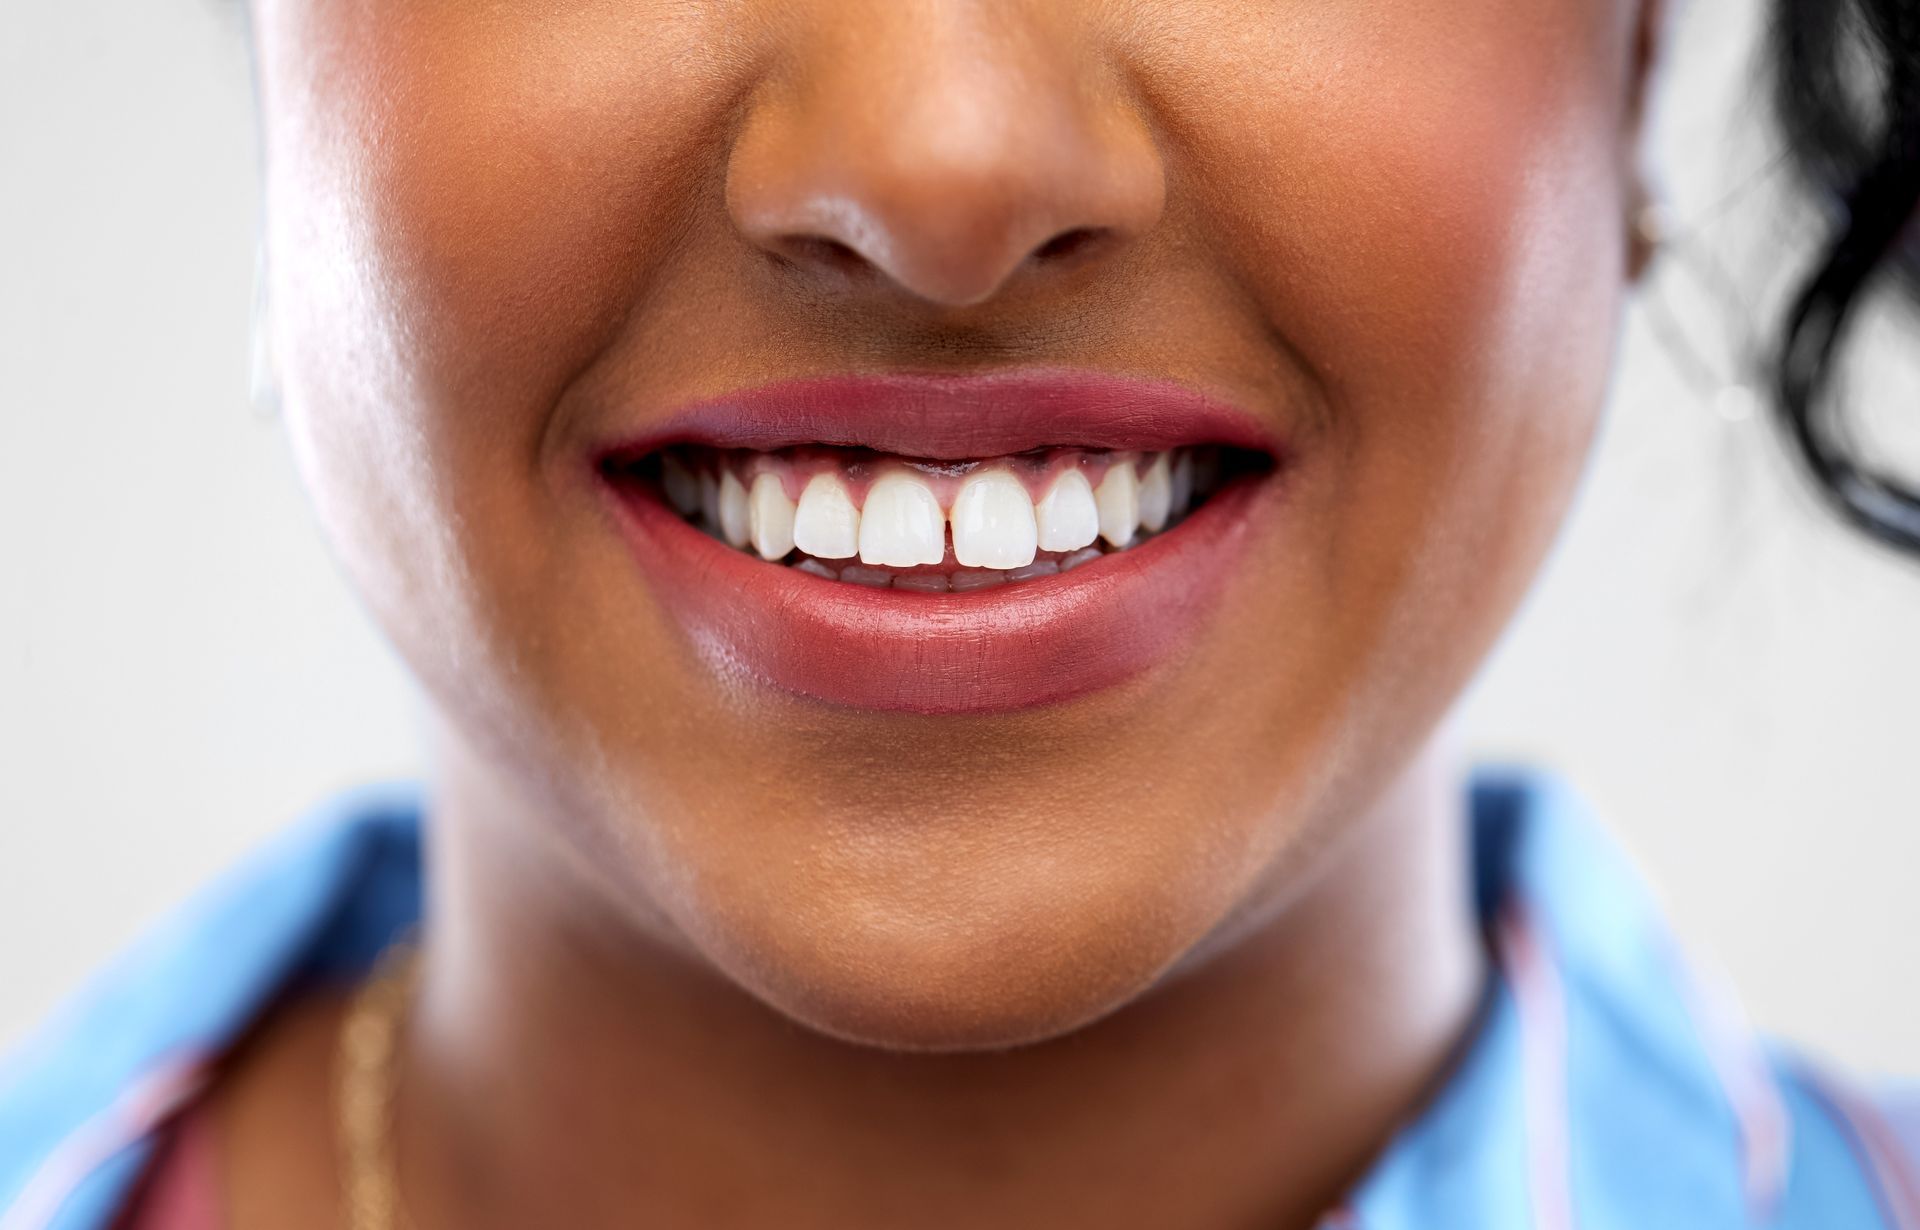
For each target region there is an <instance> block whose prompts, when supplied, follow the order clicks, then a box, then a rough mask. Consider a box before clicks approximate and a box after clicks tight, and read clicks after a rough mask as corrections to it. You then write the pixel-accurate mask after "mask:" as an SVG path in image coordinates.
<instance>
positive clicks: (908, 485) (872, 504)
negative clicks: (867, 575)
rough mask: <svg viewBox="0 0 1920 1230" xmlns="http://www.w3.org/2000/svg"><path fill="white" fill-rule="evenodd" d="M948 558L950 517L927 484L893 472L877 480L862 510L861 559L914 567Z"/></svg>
mask: <svg viewBox="0 0 1920 1230" xmlns="http://www.w3.org/2000/svg"><path fill="white" fill-rule="evenodd" d="M946 557H947V519H946V517H945V516H943V515H941V512H940V501H939V500H937V499H935V498H934V495H933V491H932V489H931V488H929V487H928V486H927V485H926V484H925V483H923V482H921V481H920V480H919V479H917V478H915V477H913V476H912V475H911V474H903V473H900V472H899V471H894V472H892V473H889V474H883V475H881V476H880V477H879V478H878V479H876V480H874V484H873V486H872V487H870V488H868V490H867V502H866V506H865V507H863V508H862V509H861V510H860V562H861V563H863V564H885V565H887V566H888V567H892V568H911V567H913V566H914V565H915V564H938V563H940V562H942V561H943V560H945V559H946Z"/></svg>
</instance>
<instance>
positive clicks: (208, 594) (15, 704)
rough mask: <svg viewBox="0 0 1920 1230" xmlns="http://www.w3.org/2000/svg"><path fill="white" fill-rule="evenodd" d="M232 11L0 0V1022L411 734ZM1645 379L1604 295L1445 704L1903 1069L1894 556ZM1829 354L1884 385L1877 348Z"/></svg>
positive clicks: (1904, 771)
mask: <svg viewBox="0 0 1920 1230" xmlns="http://www.w3.org/2000/svg"><path fill="white" fill-rule="evenodd" d="M234 7H237V6H236V5H233V4H228V3H223V2H221V0H26V2H25V3H21V2H19V0H15V2H14V3H12V4H9V5H7V6H6V18H5V21H4V23H0V26H3V27H4V29H3V31H0V1045H4V1044H5V1043H6V1042H7V1041H9V1040H11V1039H14V1038H17V1037H18V1036H19V1034H20V1032H21V1031H22V1030H24V1029H25V1028H26V1027H27V1026H28V1024H29V1023H30V1022H31V1021H32V1020H33V1019H35V1018H36V1017H38V1016H39V1015H41V1014H42V1013H43V1012H45V1011H46V1010H47V1009H48V1008H49V1007H50V1006H51V1005H52V1004H53V1003H54V1002H55V1001H56V1000H57V998H58V997H59V996H60V995H61V994H62V993H63V992H65V991H66V990H68V989H70V988H71V987H72V986H73V985H74V984H75V982H76V981H77V980H78V979H79V978H80V977H81V976H82V975H83V974H84V972H85V971H86V970H87V969H88V968H89V967H91V966H92V965H94V964H95V963H97V962H98V961H100V960H101V959H102V958H103V957H104V956H106V955H107V954H108V953H109V952H111V951H112V950H113V949H115V948H116V947H117V946H119V945H120V944H122V943H123V942H124V941H125V940H126V939H127V938H128V937H129V936H130V935H131V934H132V933H133V932H134V931H135V930H136V929H138V928H139V927H140V926H141V925H142V924H143V923H144V922H146V921H147V920H149V919H151V918H152V917H153V916H154V915H155V914H156V913H157V912H159V911H160V910H162V909H163V908H164V907H165V906H167V905H168V904H169V903H171V902H174V901H176V900H177V899H179V898H180V897H182V896H183V895H184V894H186V893H187V892H189V891H190V890H191V889H192V888H193V886H195V885H196V884H197V883H199V882H201V881H202V880H204V879H205V878H206V877H208V876H209V875H210V874H212V873H213V872H214V871H215V870H216V869H217V868H218V867H220V866H222V865H223V864H225V863H227V862H228V861H229V860H231V859H232V858H234V857H236V856H237V855H238V854H239V853H240V852H242V851H243V850H244V849H245V848H246V847H248V846H249V845H250V844H252V843H254V842H255V841H257V840H258V839H259V838H261V837H262V835H264V834H265V833H267V832H268V831H269V830H270V829H272V828H273V827H274V826H275V825H277V824H280V823H282V822H284V821H285V820H287V819H288V818H290V817H292V816H293V815H295V814H296V813H297V812H299V811H300V810H301V809H302V808H303V807H304V806H306V805H307V804H309V803H311V802H312V801H314V800H316V799H317V798H319V797H321V796H322V795H324V794H325V793H327V792H328V791H330V790H332V789H334V788H337V787H340V786H343V785H346V784H349V783H352V782H357V781H361V780H365V779H367V778H370V777H386V776H394V775H401V774H408V773H412V772H414V771H416V769H417V765H418V760H419V754H420V753H419V738H418V722H417V719H416V716H415V708H414V706H415V700H414V698H413V696H412V693H411V691H410V688H409V686H408V685H407V683H406V682H405V680H404V678H403V676H402V673H401V671H400V669H399V667H398V666H397V664H396V663H395V661H394V659H393V658H392V657H391V656H390V654H389V653H388V651H387V650H386V649H385V647H384V646H383V645H382V643H381V642H380V641H379V640H378V638H377V637H376V635H375V634H374V633H373V632H372V630H371V629H370V628H369V626H368V625H367V623H366V622H365V621H364V619H363V618H362V616H361V615H360V613H359V612H358V610H357V609H356V607H355V606H354V605H353V602H352V600H351V599H350V597H349V596H348V595H347V593H346V592H345V590H344V589H343V587H342V586H341V585H340V583H339V581H338V580H337V578H336V576H335V574H334V572H333V569H332V567H331V565H330V563H329V561H328V560H327V558H326V556H325V554H324V551H323V549H322V547H321V544H320V543H319V541H318V539H317V536H316V534H315V531H314V528H313V526H312V524H311V521H310V519H309V516H308V513H307V511H306V508H305V505H304V503H303V501H302V497H301V495H300V493H299V491H298V489H297V486H296V483H295V480H294V477H293V474H292V471H291V467H290V465H289V462H288V458H287V455H286V450H285V448H284V444H283V438H282V433H281V430H280V427H279V424H278V423H277V422H275V421H274V420H273V419H272V418H271V417H265V416H262V415H260V414H258V413H256V411H255V410H253V409H252V408H251V406H250V402H249V397H248V378H247V371H248V364H247V346H248V341H247V339H248V320H249V308H250V301H251V279H252V267H253V255H254V251H253V245H254V237H255V234H256V211H257V209H258V194H257V185H256V180H257V167H256V164H255V148H254V133H253V128H252V120H251V115H250V110H249V108H250V99H249V88H248V84H247V65H246V57H245V51H244V44H243V41H242V38H241V36H240V33H239V31H238V29H237V24H236V22H235V21H234V20H233V15H232V12H231V10H232V9H233V8H234ZM1757 7H1759V6H1757V5H1751V4H1743V3H1740V2H1739V0H1699V3H1697V4H1696V5H1695V6H1694V7H1693V8H1692V9H1691V10H1690V12H1689V13H1688V15H1687V17H1686V19H1685V22H1684V24H1683V27H1682V29H1681V31H1680V36H1679V39H1678V43H1677V47H1676V55H1675V62H1674V63H1673V65H1672V67H1673V69H1674V70H1675V71H1674V72H1672V73H1671V74H1669V81H1668V84H1667V90H1666V93H1665V96H1664V102H1663V111H1664V115H1665V122H1664V123H1663V125H1662V135H1661V140H1660V142H1659V150H1658V153H1659V157H1660V159H1661V161H1662V163H1663V165H1664V166H1665V168H1666V179H1667V182H1668V184H1669V185H1670V191H1671V193H1672V195H1673V197H1674V199H1675V200H1676V202H1677V206H1678V210H1679V212H1680V214H1682V215H1683V216H1689V217H1694V218H1699V217H1701V216H1703V215H1705V214H1707V213H1708V212H1709V211H1712V210H1714V209H1715V207H1716V202H1717V201H1718V200H1719V198H1721V197H1723V196H1724V195H1725V194H1726V192H1727V191H1728V190H1729V189H1730V188H1732V187H1734V186H1735V185H1737V184H1738V183H1739V182H1741V181H1742V179H1743V177H1744V176H1745V175H1746V174H1747V171H1748V170H1750V169H1751V168H1753V167H1755V166H1762V165H1764V164H1765V161H1766V158H1765V156H1766V154H1767V150H1768V145H1769V141H1770V138H1769V137H1768V136H1767V134H1766V132H1765V131H1764V127H1763V124H1762V116H1761V114H1760V108H1759V106H1758V105H1757V98H1756V97H1755V91H1756V88H1757V87H1756V81H1755V78H1754V75H1753V74H1752V72H1751V71H1750V66H1751V59H1750V55H1751V52H1752V48H1751V46H1750V40H1749V38H1748V35H1749V33H1750V31H1747V30H1745V29H1744V22H1745V21H1746V18H1744V17H1740V16H1739V15H1740V14H1742V13H1743V12H1744V11H1745V10H1748V9H1750V8H1757ZM1775 213H1776V211H1774V210H1773V209H1772V208H1771V207H1770V206H1769V204H1768V202H1767V200H1766V198H1765V194H1760V195H1755V194H1754V193H1749V194H1747V195H1746V196H1745V197H1742V198H1739V199H1738V200H1737V201H1736V202H1735V204H1734V206H1733V207H1730V208H1729V209H1728V210H1727V211H1726V216H1727V218H1728V219H1729V220H1728V221H1725V222H1724V223H1722V224H1720V225H1719V226H1718V227H1716V228H1715V230H1714V232H1713V233H1714V234H1717V235H1722V236H1724V237H1726V239H1727V243H1723V244H1721V246H1722V247H1728V246H1734V247H1740V248H1741V250H1745V251H1747V252H1749V253H1750V254H1751V253H1753V252H1761V253H1768V252H1770V251H1771V247H1770V245H1771V241H1770V240H1768V239H1767V235H1768V233H1769V230H1768V226H1769V224H1768V223H1767V221H1766V219H1767V218H1768V217H1769V216H1773V215H1774V214H1775ZM1715 216H1716V217H1717V216H1719V215H1718V214H1716V215H1715ZM1756 218H1757V219H1758V221H1756V220H1755V219H1756ZM1740 236H1744V237H1745V238H1744V240H1743V245H1735V244H1733V243H1732V240H1733V239H1734V238H1736V237H1740ZM1755 236H1758V238H1757V239H1756V238H1755ZM1777 264H1778V262H1777V261H1771V262H1770V263H1769V265H1768V266H1767V267H1765V268H1762V266H1759V265H1755V264H1753V263H1752V262H1750V261H1749V262H1747V263H1745V264H1743V265H1741V268H1742V269H1743V270H1746V271H1753V270H1756V269H1758V270H1761V272H1770V273H1775V274H1777V273H1778V272H1779V270H1778V269H1777V268H1773V267H1772V266H1774V265H1777ZM1774 280H1775V281H1777V278H1775V279H1774ZM1658 285H1659V286H1660V287H1664V288H1665V289H1664V291H1662V293H1664V294H1665V295H1667V296H1668V297H1669V298H1668V299H1667V300H1663V301H1665V302H1672V303H1674V304H1675V305H1676V310H1682V311H1684V310H1685V309H1686V308H1687V306H1688V305H1689V303H1690V302H1692V300H1695V299H1698V297H1699V296H1698V295H1697V293H1695V291H1694V290H1693V289H1691V288H1692V287H1693V286H1694V285H1695V282H1693V281H1690V280H1689V279H1688V278H1687V277H1686V276H1685V275H1683V274H1680V273H1673V272H1670V273H1669V275H1668V276H1666V277H1663V278H1662V279H1661V280H1660V282H1659V283H1658ZM1692 316H1693V327H1694V328H1695V329H1696V330H1698V332H1697V333H1696V335H1695V341H1696V345H1697V346H1698V347H1699V348H1700V349H1701V350H1702V351H1703V353H1705V354H1707V355H1714V354H1718V353H1721V352H1724V351H1725V346H1724V345H1722V344H1721V343H1720V341H1719V335H1720V334H1721V333H1724V332H1726V331H1725V330H1724V329H1718V328H1717V326H1715V325H1714V324H1713V319H1714V318H1712V317H1707V316H1704V315H1702V314H1700V313H1697V312H1695V313H1692ZM1889 336H1892V335H1891V334H1889ZM1916 336H1920V334H1914V335H1910V338H1911V337H1916ZM1906 345H1907V350H1908V353H1912V352H1913V351H1914V350H1915V349H1916V347H1915V344H1914V343H1913V341H1911V340H1908V342H1907V343H1906ZM1678 372H1679V368H1678V366H1677V364H1676V362H1675V361H1674V360H1672V359H1670V358H1668V357H1667V354H1666V351H1664V350H1662V349H1661V348H1660V347H1658V346H1655V345H1653V344H1651V342H1650V341H1649V334H1648V332H1647V327H1646V314H1645V313H1644V312H1642V311H1636V312H1635V313H1634V314H1633V315H1632V316H1631V317H1630V319H1629V322H1628V329H1627V339H1626V343H1625V349H1624V353H1623V356H1622V371H1621V379H1620V381H1619V384H1618V387H1617V390H1616V397H1615V399H1614V405H1613V407H1612V410H1611V412H1610V419H1609V423H1608V426H1607V428H1606V431H1605V434H1604V438H1603V440H1602V444H1601V448H1600V450H1599V452H1598V454H1597V455H1596V459H1595V465H1594V469H1593V471H1592V473H1591V475H1590V478H1589V482H1588V484H1587V487H1586V489H1585V491H1584V493H1583V496H1582V500H1581V503H1580V506H1579V508H1578V510H1577V512H1576V515H1575V517H1574V520H1573V522H1572V524H1571V525H1570V527H1569V530H1568V532H1567V535H1566V537H1565V538H1564V540H1563V542H1562V544H1561V547H1560V549H1559V550H1558V552H1557V553H1556V555H1555V557H1554V559H1553V561H1552V562H1551V564H1550V566H1549V567H1548V569H1547V571H1546V573H1545V575H1544V576H1543V578H1542V583H1541V586H1540V588H1539V589H1538V591H1537V592H1536V594H1535V596H1534V597H1533V599H1532V600H1531V601H1530V603H1529V604H1528V606H1527V608H1526V609H1525V611H1524V613H1523V615H1522V617H1521V619H1520V620H1519V622H1518V623H1517V624H1516V625H1515V627H1514V629H1513V631H1512V633H1511V635H1510V636H1509V637H1508V639H1507V641H1506V643H1505V644H1504V646H1503V647H1502V649H1501V650H1500V651H1499V653H1498V654H1497V655H1496V656H1495V658H1494V660H1493V661H1492V662H1491V663H1490V664H1489V667H1488V669H1487V671H1486V673H1485V675H1484V676H1483V678H1482V680H1481V681H1480V683H1479V684H1478V685H1477V686H1476V688H1475V689H1474V692H1473V693H1472V695H1471V696H1470V698H1469V700H1468V703H1467V705H1466V707H1465V710H1464V717H1463V724H1464V726H1465V729H1466V730H1467V732H1468V734H1469V738H1470V742H1471V745H1472V746H1473V747H1474V748H1475V749H1476V750H1477V751H1479V752H1481V753H1483V754H1487V755H1497V756H1499V757H1502V758H1515V757H1525V758H1530V759H1534V760H1538V761H1542V762H1545V763H1548V764H1551V765H1553V766H1555V767H1557V768H1558V769H1559V770H1561V771H1562V772H1564V773H1565V774H1566V775H1568V776H1569V777H1570V778H1571V779H1572V781H1573V783H1574V784H1575V785H1576V787H1578V788H1579V789H1580V790H1582V791H1583V792H1585V793H1586V794H1587V795H1588V796H1589V797H1590V798H1591V799H1593V800H1594V801H1595V802H1596V803H1597V804H1598V805H1599V807H1600V808H1601V810H1602V811H1603V812H1604V813H1605V814H1606V815H1607V816H1608V817H1609V818H1610V819H1611V821H1612V822H1613V824H1614V827H1615V829H1616V830H1617V831H1618V832H1619V834H1620V835H1621V837H1622V838H1623V840H1624V841H1625V842H1626V843H1627V845H1628V846H1629V847H1630V849H1631V850H1632V852H1633V853H1634V854H1635V855H1636V857H1637V858H1638V859H1639V860H1640V862H1641V863H1642V865H1643V866H1644V867H1645V869H1646V870H1647V872H1648V874H1649V876H1650V877H1651V878H1652V880H1653V881H1654V883H1655V885H1656V887H1657V888H1658V889H1659V891H1660V893H1661V895H1662V897H1663V898H1664V899H1665V901H1666V902H1667V903H1668V906H1669V908H1670V910H1671V912H1672V914H1673V915H1674V917H1675V918H1676V919H1677V921H1678V923H1679V925H1680V928H1681V930H1682V933H1683V934H1684V935H1685V936H1686V937H1687V939H1688V940H1689V941H1690V942H1691V944H1692V945H1693V946H1694V947H1695V948H1696V949H1697V950H1700V951H1703V952H1705V953H1707V954H1710V955H1712V956H1713V957H1715V958H1717V959H1718V961H1719V962H1720V963H1721V964H1722V965H1723V966H1724V967H1726V968H1727V969H1728V971H1729V972H1730V973H1731V974H1732V976H1733V979H1734V981H1735V983H1736V985H1737V986H1738V987H1739V988H1740V990H1741V991H1742V993H1743V995H1744V997H1745V999H1746V1002H1747V1005H1748V1007H1749V1009H1750V1010H1751V1012H1752V1014H1753V1015H1754V1016H1755V1017H1756V1018H1757V1019H1758V1020H1759V1021H1760V1022H1761V1023H1762V1024H1763V1025H1765V1026H1767V1027H1768V1028H1770V1029H1773V1030H1776V1031H1780V1032H1783V1033H1786V1034H1790V1035H1792V1036H1794V1037H1795V1038H1797V1039H1799V1040H1800V1041H1802V1042H1805V1043H1808V1044H1811V1045H1812V1046H1814V1047H1816V1048H1818V1049H1819V1050H1822V1051H1825V1052H1827V1053H1828V1054H1831V1055H1835V1056H1837V1057H1839V1058H1841V1059H1843V1060H1846V1061H1849V1062H1851V1063H1853V1064H1855V1065H1858V1066H1861V1067H1865V1068H1869V1069H1872V1068H1891V1069H1899V1070H1905V1071H1908V1072H1920V977H1916V966H1917V965H1920V860H1917V858H1916V856H1920V780H1917V779H1920V774H1917V773H1916V768H1915V766H1916V736H1917V735H1920V730H1917V729H1916V721H1915V718H1914V715H1915V713H1916V708H1917V707H1920V568H1915V567H1912V566H1909V565H1904V564H1899V563H1896V562H1893V561H1892V560H1890V559H1889V558H1888V557H1886V556H1885V555H1883V554H1880V553H1877V552H1874V551H1872V550H1869V549H1867V548H1864V547H1861V546H1858V545H1856V544H1855V543H1854V542H1853V541H1852V540H1851V539H1849V538H1848V537H1847V536H1845V535H1844V534H1843V533H1841V532H1840V531H1838V530H1835V529H1833V528H1831V527H1830V526H1828V525H1827V524H1826V523H1824V522H1823V521H1821V520H1820V519H1819V518H1818V517H1817V516H1816V515H1815V514H1814V513H1813V512H1812V510H1811V506H1810V504H1809V502H1808V501H1807V499H1806V497H1805V496H1804V495H1803V494H1802V493H1801V492H1800V490H1799V489H1798V488H1797V487H1796V486H1794V483H1793V477H1792V475H1791V473H1790V472H1789V471H1788V470H1787V469H1786V467H1785V465H1784V463H1783V462H1782V461H1781V460H1780V459H1779V456H1778V455H1777V454H1776V453H1775V451H1774V449H1773V441H1772V439H1771V437H1770V434H1769V432H1768V431H1767V430H1765V429H1764V427H1763V426H1762V425H1761V424H1759V423H1755V422H1748V423H1728V422H1725V421H1723V420H1722V419H1721V418H1720V417H1717V416H1716V414H1715V412H1714V410H1713V408H1712V405H1711V403H1710V401H1709V400H1708V399H1705V398H1703V397H1701V396H1699V395H1698V394H1697V393H1696V392H1695V391H1694V390H1693V388H1692V387H1691V386H1689V385H1688V384H1687V383H1685V382H1683V381H1681V380H1680V379H1679V378H1678ZM1863 385H1864V386H1866V387H1871V388H1873V389H1876V390H1878V392H1877V394H1876V396H1877V397H1878V404H1880V405H1882V406H1890V405H1894V404H1896V403H1898V404H1900V405H1903V406H1905V407H1906V408H1908V409H1909V410H1910V411H1911V412H1912V414H1913V417H1914V419H1916V420H1920V395H1916V388H1920V382H1916V381H1915V380H1914V379H1913V374H1912V371H1911V369H1910V368H1908V369H1899V370H1889V371H1881V372H1876V373H1872V374H1870V375H1869V376H1868V377H1867V378H1865V379H1864V380H1863ZM1889 419H1890V425H1889V427H1888V430H1889V431H1894V432H1897V431H1898V430H1899V428H1900V424H1899V423H1898V422H1897V421H1893V420H1892V419H1891V416H1889ZM1909 430H1911V425H1909Z"/></svg>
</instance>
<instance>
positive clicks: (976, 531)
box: [953, 470, 1039, 568]
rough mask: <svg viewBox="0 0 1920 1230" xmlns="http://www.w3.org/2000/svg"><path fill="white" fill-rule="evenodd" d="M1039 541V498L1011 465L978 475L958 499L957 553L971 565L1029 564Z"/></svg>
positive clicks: (964, 486)
mask: <svg viewBox="0 0 1920 1230" xmlns="http://www.w3.org/2000/svg"><path fill="white" fill-rule="evenodd" d="M1038 545H1039V530H1038V528H1037V527H1036V526H1035V524H1034V510H1033V499H1032V497H1030V496H1028V495H1027V489H1026V488H1025V487H1024V486H1022V485H1021V483H1020V480H1019V479H1017V478H1015V477H1014V476H1013V475H1012V474H1009V473H1008V472H1007V471H1005V470H988V471H986V472H984V473H980V474H975V475H973V476H971V477H969V478H968V479H967V481H966V482H964V483H962V484H961V485H960V494H959V495H958V496H956V497H955V498H954V501H953V558H954V559H956V560H958V561H959V562H960V564H961V565H962V566H963V567H967V568H1024V567H1026V566H1027V565H1028V564H1031V563H1032V562H1033V553H1034V551H1035V550H1036V549H1037V547H1038Z"/></svg>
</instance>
